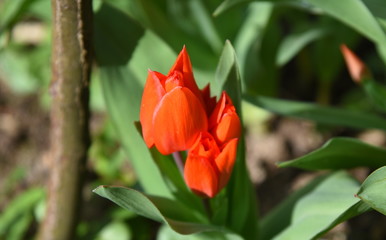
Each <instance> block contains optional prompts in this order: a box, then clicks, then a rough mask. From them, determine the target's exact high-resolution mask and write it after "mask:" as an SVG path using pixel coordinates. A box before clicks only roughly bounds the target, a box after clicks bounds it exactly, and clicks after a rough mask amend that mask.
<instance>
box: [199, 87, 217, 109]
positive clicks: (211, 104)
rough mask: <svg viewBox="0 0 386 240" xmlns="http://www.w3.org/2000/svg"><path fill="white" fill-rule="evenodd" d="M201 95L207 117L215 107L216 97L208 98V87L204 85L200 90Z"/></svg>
mask: <svg viewBox="0 0 386 240" xmlns="http://www.w3.org/2000/svg"><path fill="white" fill-rule="evenodd" d="M201 95H202V98H203V100H204V102H205V107H206V113H207V114H208V116H210V114H211V113H212V112H213V109H214V108H215V107H216V97H211V96H210V85H209V84H208V85H206V86H205V87H204V88H203V89H202V90H201Z"/></svg>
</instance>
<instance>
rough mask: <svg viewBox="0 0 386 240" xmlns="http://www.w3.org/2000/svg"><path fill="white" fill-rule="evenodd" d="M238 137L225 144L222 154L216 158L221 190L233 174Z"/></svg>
mask: <svg viewBox="0 0 386 240" xmlns="http://www.w3.org/2000/svg"><path fill="white" fill-rule="evenodd" d="M237 142H238V139H237V138H234V139H232V140H230V141H229V142H227V143H226V144H225V147H224V148H223V150H222V151H221V153H220V155H218V156H217V158H216V160H215V161H216V165H217V169H218V171H219V173H220V179H219V186H218V188H219V190H221V189H222V188H223V187H225V186H226V185H227V183H228V181H229V178H230V176H231V174H232V170H233V165H234V164H235V161H236V153H237Z"/></svg>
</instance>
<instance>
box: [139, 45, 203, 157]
mask: <svg viewBox="0 0 386 240" xmlns="http://www.w3.org/2000/svg"><path fill="white" fill-rule="evenodd" d="M140 122H141V125H142V133H143V137H144V140H145V143H146V145H147V146H148V147H149V148H150V147H152V146H153V145H155V146H156V148H157V149H158V151H159V152H160V153H162V154H165V155H166V154H171V153H173V152H176V151H183V150H187V149H189V148H190V147H191V146H192V145H193V144H194V143H195V141H196V139H197V138H198V136H199V134H200V133H201V132H202V131H207V128H208V119H207V115H206V112H205V106H204V102H203V99H202V95H201V91H200V90H199V89H198V87H197V85H196V82H195V81H194V77H193V72H192V66H191V63H190V59H189V55H188V53H187V51H186V49H185V47H184V48H183V49H182V51H181V52H180V54H179V55H178V57H177V60H176V62H175V63H174V65H173V67H172V68H171V69H170V71H169V73H168V75H167V76H165V75H163V74H161V73H158V72H154V71H151V70H149V73H148V78H147V80H146V84H145V88H144V92H143V95H142V102H141V110H140Z"/></svg>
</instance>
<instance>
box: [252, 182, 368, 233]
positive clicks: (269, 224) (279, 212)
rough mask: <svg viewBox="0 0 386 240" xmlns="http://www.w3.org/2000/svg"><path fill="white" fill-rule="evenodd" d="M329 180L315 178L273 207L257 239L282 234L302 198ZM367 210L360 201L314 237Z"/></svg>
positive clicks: (263, 220)
mask: <svg viewBox="0 0 386 240" xmlns="http://www.w3.org/2000/svg"><path fill="white" fill-rule="evenodd" d="M329 178H332V176H331V175H324V176H320V177H317V178H315V179H314V180H312V181H311V182H310V183H308V184H307V185H306V186H305V187H303V188H301V189H299V190H297V191H296V192H294V193H292V194H291V195H290V196H289V197H287V198H286V199H285V200H284V201H283V202H281V203H280V204H279V205H278V206H277V207H275V208H274V209H273V210H272V211H270V212H269V213H268V215H267V216H265V217H264V218H263V219H262V220H261V226H260V238H259V239H260V240H270V239H273V237H274V236H275V235H276V234H278V233H280V232H282V231H283V230H284V229H285V228H286V227H288V226H289V225H290V224H291V220H292V219H293V216H292V215H293V213H294V209H295V208H296V207H297V205H298V203H299V202H300V201H302V199H303V198H305V197H307V196H308V195H310V194H313V193H314V192H315V191H317V189H318V188H319V187H320V186H321V185H323V184H325V183H324V182H326V181H329V180H328V179H329ZM351 196H352V195H351ZM367 210H369V206H368V205H367V204H365V203H364V202H362V201H360V202H358V203H356V204H354V205H352V206H351V207H350V208H348V209H347V210H346V211H345V212H344V213H342V214H341V215H339V216H338V217H337V218H335V220H333V221H331V223H330V224H329V225H328V226H327V227H325V228H324V229H323V230H321V231H320V232H319V233H317V234H316V235H315V237H319V236H321V235H323V234H324V233H326V232H327V231H328V230H330V229H331V228H333V227H334V226H336V225H338V224H339V223H341V222H344V221H346V220H348V219H350V218H352V217H354V216H357V215H359V214H361V213H363V212H365V211H367Z"/></svg>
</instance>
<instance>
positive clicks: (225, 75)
mask: <svg viewBox="0 0 386 240" xmlns="http://www.w3.org/2000/svg"><path fill="white" fill-rule="evenodd" d="M211 87H212V92H214V94H213V95H215V96H217V97H218V98H219V97H220V96H221V93H222V91H226V92H227V93H228V95H229V96H230V97H231V99H232V102H233V104H234V105H235V107H236V109H237V111H240V110H241V80H240V72H239V69H238V64H237V59H236V53H235V50H234V49H233V46H232V44H231V43H230V41H226V42H225V45H224V48H223V51H222V54H221V57H220V61H219V63H218V65H217V69H216V75H215V80H214V82H213V83H212V85H211Z"/></svg>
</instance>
